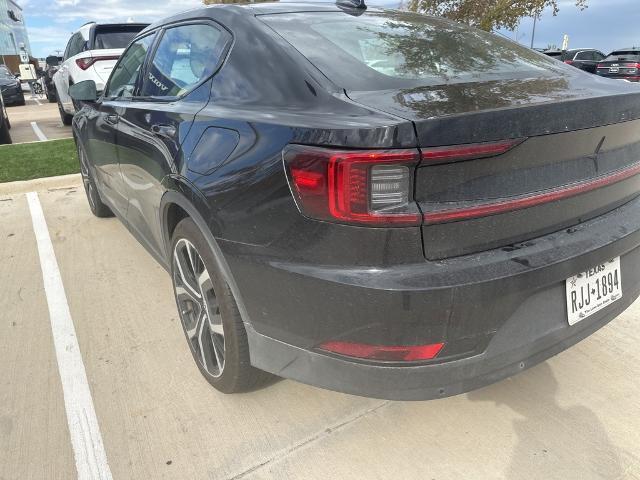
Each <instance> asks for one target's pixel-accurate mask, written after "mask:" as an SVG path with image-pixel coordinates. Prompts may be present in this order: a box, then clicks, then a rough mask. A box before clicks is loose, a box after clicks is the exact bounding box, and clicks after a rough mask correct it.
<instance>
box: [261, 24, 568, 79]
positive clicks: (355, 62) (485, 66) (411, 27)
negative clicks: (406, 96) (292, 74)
mask: <svg viewBox="0 0 640 480" xmlns="http://www.w3.org/2000/svg"><path fill="white" fill-rule="evenodd" d="M261 19H262V20H263V21H264V22H266V23H267V24H268V25H270V26H271V27H272V28H273V29H274V30H276V31H277V32H278V33H279V34H280V35H282V36H283V37H284V38H285V39H286V40H287V41H288V42H289V43H291V44H292V45H293V46H294V47H295V48H296V49H297V50H298V51H299V52H300V53H302V54H303V55H304V56H305V57H307V58H308V59H309V60H310V61H311V62H312V63H313V64H314V65H316V67H318V68H319V69H320V70H321V71H322V72H323V73H324V74H325V75H326V76H327V77H329V78H330V79H332V80H333V81H334V82H336V83H338V84H339V85H340V86H342V87H344V88H347V89H352V90H378V89H383V88H396V87H401V86H403V85H406V86H410V85H415V84H416V83H419V84H421V85H424V84H425V83H427V84H429V83H431V84H438V83H446V82H450V81H451V82H453V81H470V80H473V79H487V78H491V77H495V78H500V77H513V76H514V75H531V74H537V75H539V74H542V73H544V72H545V71H547V70H549V69H552V68H555V66H556V62H555V61H554V60H552V59H550V58H547V57H545V56H543V55H540V54H539V53H537V52H535V51H533V50H530V49H528V48H524V47H520V46H519V45H517V44H515V43H514V42H511V41H510V40H507V39H505V38H502V37H500V36H497V35H491V34H488V33H486V32H482V31H480V30H475V29H472V28H468V27H465V26H462V25H458V24H455V23H453V22H449V21H446V20H443V19H437V18H433V17H427V16H424V15H417V14H411V13H400V12H366V13H364V14H363V15H361V16H352V15H348V14H346V13H343V12H322V13H320V12H306V13H291V14H279V15H264V16H261Z"/></svg>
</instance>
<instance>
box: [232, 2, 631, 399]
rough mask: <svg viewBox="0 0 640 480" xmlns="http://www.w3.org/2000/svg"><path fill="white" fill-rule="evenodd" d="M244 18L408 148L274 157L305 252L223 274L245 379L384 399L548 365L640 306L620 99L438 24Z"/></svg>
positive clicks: (448, 389) (625, 115) (621, 94)
mask: <svg viewBox="0 0 640 480" xmlns="http://www.w3.org/2000/svg"><path fill="white" fill-rule="evenodd" d="M259 18H260V20H261V21H263V22H265V23H266V24H267V25H269V26H270V27H271V28H273V30H274V31H275V32H277V33H278V34H279V35H281V36H282V37H283V38H284V39H285V40H287V41H288V42H289V43H290V44H291V45H292V46H293V47H294V48H295V49H296V50H297V51H298V52H299V53H300V54H301V55H303V56H304V57H305V58H306V59H308V61H310V62H311V63H312V64H314V65H315V66H316V67H317V68H318V69H319V70H320V71H321V72H322V73H323V74H324V75H325V76H326V77H327V78H328V79H329V80H330V81H331V82H333V83H334V84H335V85H336V86H337V87H338V90H343V91H344V94H345V95H346V97H345V99H346V101H348V102H354V103H355V104H358V105H363V106H366V107H367V108H371V109H374V110H376V111H380V112H385V113H386V114H390V115H393V116H395V117H396V118H398V119H399V120H406V121H409V122H411V123H412V125H413V128H414V131H415V145H413V146H411V147H410V148H402V149H389V148H384V149H381V148H379V146H378V145H376V144H371V145H370V147H369V148H366V149H363V148H357V149H354V148H348V147H347V148H345V147H344V146H340V147H332V146H331V145H327V144H322V145H317V144H305V143H304V142H296V143H295V144H291V145H289V146H288V147H287V148H286V149H285V151H284V153H283V165H284V170H285V172H286V175H287V179H288V183H289V186H290V188H291V193H292V197H293V200H294V201H295V204H296V207H297V209H298V210H299V214H300V215H301V216H303V217H304V221H303V222H301V224H300V228H299V229H297V232H296V234H295V237H296V238H298V239H300V238H307V237H308V241H309V242H310V245H313V246H314V250H313V251H314V254H313V255H308V256H307V257H306V259H301V257H300V256H295V255H294V256H291V258H290V259H289V260H285V259H280V260H273V259H272V260H271V261H269V262H267V264H266V265H264V266H263V267H262V268H264V270H263V271H258V270H255V269H252V268H249V267H248V266H247V265H248V264H244V265H239V266H237V270H238V274H237V280H238V283H239V287H240V290H241V291H242V290H244V291H247V292H251V294H250V295H246V297H245V301H246V302H247V309H248V310H249V312H250V314H251V315H250V316H251V317H252V318H253V319H258V320H257V321H256V324H255V329H256V331H253V330H251V329H250V331H249V340H250V343H251V346H252V363H254V364H255V365H256V366H258V367H260V368H263V369H265V370H269V371H272V372H277V373H278V374H280V375H283V376H288V377H292V378H296V379H298V380H301V381H306V382H309V383H314V384H317V385H320V386H324V387H327V388H333V389H337V390H342V391H347V392H351V393H357V394H367V395H372V396H379V397H384V398H395V399H424V398H433V397H437V396H445V395H453V394H456V393H460V392H464V391H468V390H470V389H472V388H476V387H478V386H481V385H484V384H487V383H490V382H493V381H496V380H498V379H500V378H504V377H505V376H508V375H511V374H514V373H516V372H519V371H521V370H522V369H524V368H527V367H529V366H531V365H534V364H535V363H537V362H540V361H542V360H544V359H546V358H549V357H550V356H552V355H554V354H556V353H558V352H559V351H561V350H563V349H565V348H567V347H568V346H570V345H572V344H574V343H576V342H578V341H580V340H581V339H583V338H585V337H586V336H588V335H589V334H591V333H593V332H594V331H596V330H597V329H599V328H600V327H602V326H603V325H605V324H606V323H607V322H609V321H610V320H612V319H613V318H615V316H617V315H618V314H619V313H621V312H622V311H623V310H624V309H625V308H627V307H628V306H629V305H630V304H631V303H632V302H633V301H634V300H635V299H636V298H637V297H638V295H639V294H640V270H639V269H638V267H639V266H640V248H639V246H640V215H639V214H638V212H639V208H640V199H639V198H638V191H639V188H640V175H639V174H640V92H638V91H637V90H635V89H633V88H632V86H630V85H628V84H624V83H619V84H616V83H614V82H607V81H604V80H600V79H597V78H593V79H592V78H589V77H588V76H585V75H584V74H583V73H581V72H577V71H575V70H573V69H571V67H567V66H565V65H563V64H560V63H558V62H555V61H553V60H552V59H548V58H546V57H545V56H543V55H541V54H538V53H535V52H532V51H530V50H527V49H524V48H521V47H519V46H517V45H516V44H513V43H511V42H509V41H507V40H504V39H502V38H499V37H495V36H490V35H488V34H485V33H483V32H478V31H475V30H470V29H468V28H466V27H462V26H458V25H455V24H452V23H449V22H446V21H444V20H439V19H433V18H428V17H422V16H415V15H410V14H402V13H391V12H376V11H370V12H367V13H365V14H363V15H359V16H355V15H354V16H352V15H345V14H343V13H341V12H335V13H334V12H331V13H327V12H312V13H310V12H306V13H290V14H278V15H268V14H266V15H260V16H259ZM290 241H292V240H290ZM372 245H375V246H374V247H372ZM273 247H274V248H277V246H275V245H273ZM332 252H334V253H332ZM320 254H321V255H320ZM350 255H351V256H352V257H353V261H350V260H349V256H350ZM241 263H242V262H241ZM265 279H269V282H270V283H271V284H272V285H277V288H269V287H265V286H264V282H265ZM261 285H262V286H261ZM274 295H275V296H277V295H281V298H279V299H278V301H275V302H274ZM284 319H295V321H293V320H284ZM285 324H286V326H285Z"/></svg>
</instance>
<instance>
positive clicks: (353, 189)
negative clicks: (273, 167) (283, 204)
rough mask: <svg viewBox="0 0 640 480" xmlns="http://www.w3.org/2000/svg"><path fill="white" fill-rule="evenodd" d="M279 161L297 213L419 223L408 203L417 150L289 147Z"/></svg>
mask: <svg viewBox="0 0 640 480" xmlns="http://www.w3.org/2000/svg"><path fill="white" fill-rule="evenodd" d="M283 158H284V165H285V170H286V172H287V177H288V179H289V185H290V187H291V192H292V194H293V196H294V198H295V200H296V204H297V205H298V208H299V209H300V211H301V212H302V213H303V214H304V215H306V216H308V217H310V218H315V219H318V220H327V221H333V222H339V223H347V224H354V225H370V226H409V225H420V224H421V223H422V215H421V213H420V211H419V209H418V206H417V204H416V203H415V202H414V201H413V195H412V193H413V186H412V180H413V178H414V170H415V167H416V165H417V164H418V162H419V160H420V153H419V152H418V150H353V151H350V150H332V149H327V148H319V147H309V146H303V145H289V146H288V147H287V148H286V149H285V151H284V153H283Z"/></svg>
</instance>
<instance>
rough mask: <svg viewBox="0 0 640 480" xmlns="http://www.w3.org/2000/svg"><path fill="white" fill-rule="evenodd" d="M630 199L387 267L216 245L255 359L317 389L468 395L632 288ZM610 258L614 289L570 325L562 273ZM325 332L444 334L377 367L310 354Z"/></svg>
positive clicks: (634, 244) (396, 339)
mask: <svg viewBox="0 0 640 480" xmlns="http://www.w3.org/2000/svg"><path fill="white" fill-rule="evenodd" d="M639 211H640V198H637V199H635V200H633V201H631V202H629V203H627V204H626V205H624V206H622V207H620V208H618V209H616V210H614V211H612V212H610V213H608V214H606V215H603V216H600V217H598V218H595V219H593V220H590V221H588V222H585V223H582V224H580V225H579V226H578V227H575V228H571V229H568V230H563V231H561V232H556V233H553V234H550V235H546V236H544V237H540V238H538V239H535V240H532V241H529V242H526V244H522V245H515V246H512V247H508V248H502V249H497V250H492V251H487V252H482V253H479V254H474V255H467V256H464V257H458V258H452V259H448V260H442V261H439V262H425V263H423V264H412V265H403V266H394V267H390V268H337V267H335V268H334V267H327V266H317V265H314V266H310V265H299V264H296V265H292V264H286V263H283V262H279V261H274V260H273V259H268V258H262V259H261V258H259V257H256V256H255V255H234V254H233V252H231V251H229V252H225V254H226V255H225V256H226V257H227V259H228V260H229V265H230V267H231V270H232V272H233V275H234V278H235V281H236V283H237V285H238V289H239V291H240V292H241V293H242V298H243V299H244V301H243V304H244V309H245V310H246V312H247V314H248V319H247V320H248V321H249V323H250V325H247V331H248V338H249V343H250V351H251V362H252V364H253V365H254V366H256V367H258V368H261V369H264V370H267V371H270V372H272V373H275V374H277V375H280V376H283V377H288V378H292V379H295V380H298V381H301V382H304V383H309V384H313V385H317V386H321V387H324V388H328V389H332V390H337V391H342V392H347V393H352V394H358V395H366V396H372V397H379V398H389V399H397V400H419V399H430V398H437V397H443V396H449V395H455V394H459V393H462V392H466V391H469V390H472V389H475V388H478V387H481V386H483V385H487V384H489V383H493V382H495V381H498V380H500V379H502V378H505V377H507V376H509V375H513V374H515V373H518V372H519V371H522V370H523V369H525V368H528V367H530V366H532V365H534V364H536V363H538V362H541V361H543V360H545V359H547V358H549V357H551V356H553V355H555V354H557V353H558V352H560V351H562V350H564V349H566V348H568V347H569V346H571V345H573V344H575V343H577V342H579V341H580V340H582V339H583V338H585V337H587V336H588V335H590V334H592V333H593V332H595V331H596V330H598V329H599V328H601V327H602V326H603V325H605V324H606V323H608V322H609V321H611V320H612V319H613V318H615V317H616V316H617V315H619V314H620V313H621V312H622V311H624V310H625V309H626V308H627V307H628V306H629V305H631V304H632V303H633V301H634V300H635V299H636V298H637V297H638V295H640V215H639V214H638V212H639ZM617 256H620V257H622V259H621V269H622V272H621V273H622V286H623V297H622V299H620V300H619V301H618V302H616V303H614V304H612V305H610V306H609V307H607V308H606V309H604V310H603V311H601V312H599V313H598V314H596V315H593V316H592V317H589V318H587V319H585V320H583V321H582V322H580V323H578V324H576V325H574V326H569V325H568V322H567V320H566V303H565V285H564V281H565V279H566V278H568V277H570V276H572V275H574V274H576V273H578V272H581V271H585V270H587V269H589V268H590V267H592V266H594V265H598V264H600V263H601V262H603V261H606V260H609V259H611V258H614V257H617ZM327 340H346V341H356V342H362V343H371V344H382V345H390V344H395V345H398V344H400V345H407V344H416V345H419V344H427V343H435V342H440V341H443V342H445V344H446V346H445V349H444V350H443V351H442V353H441V355H440V358H438V359H436V360H435V361H431V362H424V363H422V364H410V365H399V364H397V363H396V364H389V363H387V364H385V363H383V362H377V363H375V362H367V361H360V360H353V359H349V358H346V357H341V356H338V355H332V354H328V353H324V352H320V351H318V350H317V349H316V346H317V345H318V344H319V343H320V342H323V341H327Z"/></svg>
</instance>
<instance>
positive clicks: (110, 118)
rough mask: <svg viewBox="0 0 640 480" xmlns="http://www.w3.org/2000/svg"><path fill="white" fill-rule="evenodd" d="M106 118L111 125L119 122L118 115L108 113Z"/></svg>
mask: <svg viewBox="0 0 640 480" xmlns="http://www.w3.org/2000/svg"><path fill="white" fill-rule="evenodd" d="M104 120H105V122H107V123H109V124H111V125H115V124H116V123H118V115H107V116H106V117H105V118H104Z"/></svg>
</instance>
